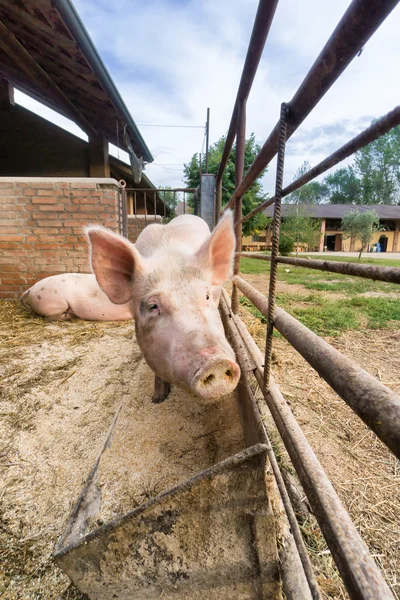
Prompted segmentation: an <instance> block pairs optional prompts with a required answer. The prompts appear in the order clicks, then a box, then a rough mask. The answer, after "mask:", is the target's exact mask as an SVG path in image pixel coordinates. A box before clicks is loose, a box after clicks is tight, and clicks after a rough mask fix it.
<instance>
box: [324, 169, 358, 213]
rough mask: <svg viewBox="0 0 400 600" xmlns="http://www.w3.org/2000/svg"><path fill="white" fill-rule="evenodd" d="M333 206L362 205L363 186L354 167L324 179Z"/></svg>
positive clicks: (340, 170)
mask: <svg viewBox="0 0 400 600" xmlns="http://www.w3.org/2000/svg"><path fill="white" fill-rule="evenodd" d="M324 184H325V186H326V189H327V195H328V197H329V202H330V203H331V204H361V203H362V202H361V199H362V196H361V185H360V181H359V179H358V178H357V176H356V174H355V172H354V167H351V166H350V167H342V168H341V169H338V170H337V171H335V172H334V173H331V174H330V175H328V176H327V177H326V178H325V179H324Z"/></svg>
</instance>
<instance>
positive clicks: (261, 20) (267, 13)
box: [215, 0, 278, 223]
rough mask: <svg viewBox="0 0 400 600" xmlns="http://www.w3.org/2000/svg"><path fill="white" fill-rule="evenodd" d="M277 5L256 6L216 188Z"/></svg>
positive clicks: (269, 0)
mask: <svg viewBox="0 0 400 600" xmlns="http://www.w3.org/2000/svg"><path fill="white" fill-rule="evenodd" d="M277 5H278V0H260V2H259V4H258V8H257V14H256V16H255V19H254V25H253V30H252V32H251V37H250V42H249V45H248V50H247V55H246V59H245V63H244V66H243V71H242V76H241V79H240V83H239V89H238V93H237V96H236V100H235V104H234V107H233V112H232V117H231V122H230V125H229V129H228V133H227V135H226V140H225V146H224V151H223V154H222V158H221V162H220V164H219V168H218V173H217V180H216V182H217V190H218V183H219V182H221V185H222V176H223V174H224V170H225V167H226V164H227V162H228V159H229V154H230V152H231V150H232V146H233V143H234V141H235V137H236V132H237V112H238V103H239V101H240V100H247V98H248V97H249V94H250V90H251V86H252V85H253V81H254V77H255V75H256V73H257V69H258V65H259V62H260V59H261V55H262V53H263V50H264V46H265V42H266V40H267V37H268V33H269V30H270V28H271V23H272V20H273V18H274V14H275V10H276V7H277ZM220 211H221V205H220V206H219V211H218V213H217V218H216V220H215V222H216V223H217V221H218V219H219V214H220Z"/></svg>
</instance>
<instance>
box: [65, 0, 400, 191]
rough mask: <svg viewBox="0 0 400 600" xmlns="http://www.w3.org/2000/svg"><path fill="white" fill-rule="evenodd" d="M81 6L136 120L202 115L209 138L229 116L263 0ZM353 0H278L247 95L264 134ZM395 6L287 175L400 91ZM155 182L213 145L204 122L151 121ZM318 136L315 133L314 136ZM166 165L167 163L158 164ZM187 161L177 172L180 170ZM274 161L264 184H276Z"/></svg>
mask: <svg viewBox="0 0 400 600" xmlns="http://www.w3.org/2000/svg"><path fill="white" fill-rule="evenodd" d="M75 4H76V7H77V10H78V12H79V14H80V16H81V18H82V20H83V22H84V24H85V26H86V27H87V29H88V31H89V33H90V35H91V36H92V38H93V40H94V43H95V45H96V47H97V49H98V51H99V53H100V55H101V56H102V58H103V60H104V62H105V63H106V65H107V67H108V69H109V71H110V73H111V75H112V77H113V79H114V81H115V82H116V84H117V87H118V88H119V90H120V92H121V94H122V96H123V98H124V100H125V102H126V104H127V106H128V108H129V110H130V112H131V114H132V116H133V118H134V120H135V121H136V123H138V124H140V123H147V124H183V125H193V124H195V125H203V124H204V121H205V118H206V109H207V106H209V107H210V108H211V128H210V135H211V143H213V142H215V141H216V140H217V139H218V138H219V137H220V136H221V135H222V134H224V133H225V132H226V130H227V128H228V126H229V122H230V118H231V113H232V108H233V104H234V100H235V97H236V92H237V87H238V83H239V79H240V75H241V71H242V67H243V63H244V59H245V55H246V50H247V44H248V41H249V39H250V34H251V29H252V25H253V20H254V16H255V13H256V9H257V2H256V0H235V2H232V1H229V0H220V1H219V2H215V0H204V1H203V2H195V1H194V0H170V1H167V0H147V2H145V3H144V2H142V1H140V0H114V2H113V3H109V2H108V1H106V0H96V1H95V0H75ZM348 4H349V2H348V1H347V0H336V2H327V1H325V2H321V1H320V0H304V1H303V2H301V3H300V2H298V0H285V1H282V2H281V3H279V5H278V8H277V12H276V15H275V19H274V22H273V24H272V27H271V32H270V35H269V38H268V40H267V44H266V47H265V51H264V54H263V57H262V60H261V64H260V67H259V70H258V73H257V75H256V79H255V82H254V85H253V89H252V91H251V94H250V98H249V101H248V110H247V131H248V133H250V132H252V131H253V132H254V133H255V135H256V139H257V141H258V142H259V143H260V144H262V143H264V141H265V139H266V138H267V137H268V134H269V132H270V131H271V129H272V127H273V126H274V125H275V123H276V122H277V119H278V115H279V107H280V103H281V102H282V101H289V100H290V99H291V98H292V97H293V95H294V93H295V92H296V90H297V88H298V86H299V84H300V83H301V81H302V80H303V78H304V76H305V75H306V73H307V71H308V69H309V68H310V67H311V65H312V63H313V62H314V60H315V58H316V57H317V55H318V54H319V52H320V51H321V49H322V47H323V45H324V44H325V43H326V41H327V40H328V38H329V36H330V35H331V33H332V31H333V30H334V28H335V27H336V25H337V23H338V22H339V20H340V18H341V16H342V15H343V13H344V11H345V10H346V9H347V6H348ZM399 29H400V9H399V8H398V7H397V8H396V9H395V10H394V11H393V12H392V14H391V15H389V17H388V18H387V20H386V21H385V22H384V23H383V25H382V26H381V28H380V29H379V30H378V31H377V32H376V33H375V34H374V36H373V37H372V38H371V40H370V41H369V42H368V44H367V45H366V48H365V49H364V51H363V53H362V55H361V56H360V57H359V58H356V59H354V61H353V62H352V64H351V65H350V66H349V67H348V68H347V70H346V71H345V73H344V74H343V75H342V77H341V78H340V79H339V80H338V81H337V82H336V84H335V85H334V86H333V87H332V88H331V90H329V92H328V93H327V94H326V96H325V97H324V98H323V99H322V100H321V102H320V103H319V104H318V106H317V107H316V109H315V110H314V111H313V112H312V113H311V115H310V116H309V117H308V118H307V119H306V121H305V122H304V124H303V125H302V126H301V127H300V128H299V130H298V131H297V132H296V133H295V134H294V135H293V138H292V140H290V142H289V143H288V152H287V159H286V172H285V183H288V182H290V181H291V180H292V178H293V175H294V172H295V171H296V169H297V168H298V167H299V166H300V165H301V163H302V162H303V161H304V160H306V159H307V160H309V161H310V163H311V164H316V163H317V162H318V161H319V160H321V159H322V158H324V157H325V155H326V152H327V151H332V150H334V149H335V148H337V147H339V146H340V145H341V144H343V143H345V142H346V141H347V140H348V139H349V138H350V137H352V136H354V135H356V134H357V133H359V132H360V131H361V130H362V129H364V128H365V126H366V125H367V124H368V120H369V119H370V118H371V117H379V116H381V115H383V114H385V113H386V112H388V111H389V110H391V109H392V108H393V107H394V106H395V105H396V104H397V103H398V98H399V91H400V84H399V78H398V77H397V72H398V65H399V63H400V46H399V44H398V31H399ZM141 133H142V135H143V137H144V139H145V140H146V143H147V144H148V146H149V148H150V149H151V151H152V153H153V155H154V158H155V164H154V165H149V166H148V167H147V169H146V173H147V174H148V176H149V177H150V178H151V179H152V180H153V181H154V183H155V184H157V185H165V184H166V185H181V184H182V170H180V168H179V164H182V163H183V162H188V161H189V160H190V158H191V156H192V155H193V154H194V153H195V152H200V150H201V147H202V143H203V131H202V130H201V129H168V128H165V129H163V128H149V127H143V128H142V129H141ZM308 140H309V141H308ZM159 165H163V166H159ZM175 169H177V170H175ZM274 179H275V172H274V168H273V166H272V165H271V166H270V169H269V172H268V173H267V175H266V176H265V179H264V182H265V189H266V191H268V192H273V188H274Z"/></svg>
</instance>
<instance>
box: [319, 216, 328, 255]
mask: <svg viewBox="0 0 400 600" xmlns="http://www.w3.org/2000/svg"><path fill="white" fill-rule="evenodd" d="M325 228H326V219H322V220H321V235H320V238H319V251H320V252H323V251H324V241H325Z"/></svg>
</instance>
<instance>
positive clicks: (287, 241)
mask: <svg viewBox="0 0 400 600" xmlns="http://www.w3.org/2000/svg"><path fill="white" fill-rule="evenodd" d="M291 252H293V239H292V238H291V237H290V236H289V235H285V234H282V235H281V237H280V238H279V254H281V256H288V255H289V254H290V253H291Z"/></svg>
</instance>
